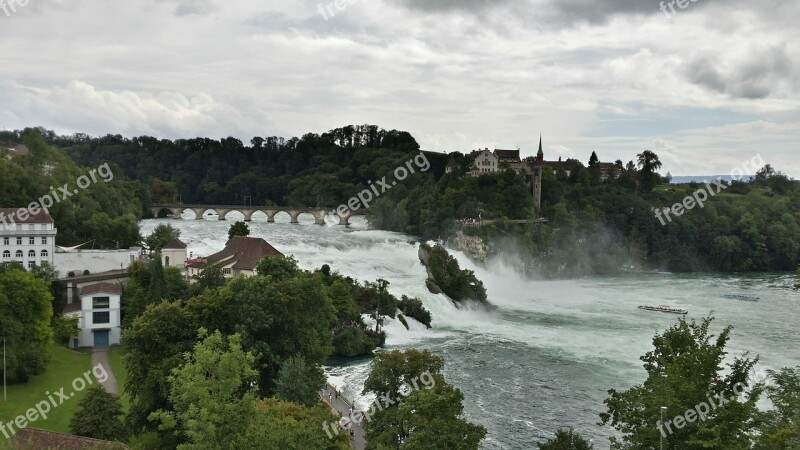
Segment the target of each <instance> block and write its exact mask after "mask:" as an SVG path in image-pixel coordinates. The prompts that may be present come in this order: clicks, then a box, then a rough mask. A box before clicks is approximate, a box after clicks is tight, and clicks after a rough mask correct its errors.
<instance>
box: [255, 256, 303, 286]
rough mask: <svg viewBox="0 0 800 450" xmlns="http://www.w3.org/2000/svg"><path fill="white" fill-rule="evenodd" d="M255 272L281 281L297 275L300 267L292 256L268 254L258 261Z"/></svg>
mask: <svg viewBox="0 0 800 450" xmlns="http://www.w3.org/2000/svg"><path fill="white" fill-rule="evenodd" d="M256 273H258V274H259V275H265V276H269V277H271V278H272V280H273V281H282V280H287V279H289V278H293V277H295V276H297V274H298V273H300V268H299V267H297V260H296V259H294V257H293V256H285V255H270V256H267V257H265V258H263V259H262V260H261V261H259V263H258V265H257V266H256Z"/></svg>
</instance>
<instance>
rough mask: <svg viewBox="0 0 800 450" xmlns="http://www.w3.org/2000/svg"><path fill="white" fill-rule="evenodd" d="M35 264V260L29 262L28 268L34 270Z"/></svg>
mask: <svg viewBox="0 0 800 450" xmlns="http://www.w3.org/2000/svg"><path fill="white" fill-rule="evenodd" d="M34 266H36V263H35V262H33V261H30V262H28V270H33V268H34Z"/></svg>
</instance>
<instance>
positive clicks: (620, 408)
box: [600, 317, 763, 450]
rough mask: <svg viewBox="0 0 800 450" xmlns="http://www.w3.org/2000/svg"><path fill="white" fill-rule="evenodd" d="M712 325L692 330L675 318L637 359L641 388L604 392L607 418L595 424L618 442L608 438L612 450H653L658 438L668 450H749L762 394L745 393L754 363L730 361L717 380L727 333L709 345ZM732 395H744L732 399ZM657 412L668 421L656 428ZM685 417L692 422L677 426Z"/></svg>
mask: <svg viewBox="0 0 800 450" xmlns="http://www.w3.org/2000/svg"><path fill="white" fill-rule="evenodd" d="M713 320H714V319H713V317H707V318H704V319H703V320H702V322H700V323H697V322H695V321H694V320H692V322H687V321H686V320H685V319H683V318H682V319H680V320H679V322H678V323H677V324H676V325H673V326H672V327H670V328H669V329H668V330H667V331H665V332H664V333H663V334H661V335H656V336H655V337H654V338H653V346H654V349H653V350H652V351H650V352H648V353H647V354H645V355H644V356H642V357H641V358H640V359H641V360H642V362H644V368H645V370H646V371H647V374H648V376H647V379H646V380H645V382H644V383H643V384H641V385H637V386H634V387H632V388H631V389H629V390H627V391H623V392H618V391H617V390H615V389H611V390H609V391H608V393H609V394H610V397H609V398H607V399H606V400H605V401H604V403H605V404H606V405H607V407H608V412H607V413H602V414H600V418H601V421H602V423H603V424H607V423H610V424H611V425H612V426H614V428H616V429H617V430H618V431H619V432H620V433H621V434H622V440H621V441H619V440H618V439H617V438H611V448H612V449H640V448H658V447H659V442H660V438H661V437H662V436H663V437H664V440H665V442H666V443H668V445H669V447H668V448H670V449H681V450H684V449H685V450H695V449H697V450H699V449H706V448H718V449H746V448H749V445H750V433H751V432H752V431H753V429H754V428H755V418H756V415H757V409H756V402H757V401H758V399H759V397H760V395H761V391H762V389H763V386H761V385H759V384H756V385H755V386H753V387H752V388H751V390H750V392H745V391H746V388H748V387H749V386H750V385H749V376H748V374H749V373H750V370H751V369H752V367H753V366H754V365H755V364H756V362H757V361H758V358H757V357H756V358H753V359H749V358H747V357H746V355H745V356H743V357H737V358H734V359H733V362H732V363H729V364H728V370H727V372H728V373H727V374H723V373H721V368H722V367H721V366H722V363H723V360H724V359H725V357H726V352H725V345H726V344H727V342H728V340H729V339H730V332H731V330H732V327H726V328H725V329H723V330H722V332H721V333H720V334H719V336H717V337H716V339H715V340H713V339H714V336H713V335H711V334H709V326H710V325H711V323H712V321H713ZM712 340H713V341H712ZM739 394H744V395H743V397H742V398H739V396H738V395H739ZM710 399H711V400H710ZM709 401H713V402H714V404H713V405H709ZM662 406H663V407H666V408H667V414H666V418H668V419H669V420H667V421H666V422H664V423H662V422H661V421H660V416H661V412H660V410H661V407H662ZM690 410H691V411H693V414H694V418H695V420H694V421H691V420H684V416H685V417H686V418H688V417H689V414H688V413H687V411H690ZM700 410H702V411H703V412H704V413H703V417H702V418H699V417H698V414H699V411H700ZM695 412H698V413H695ZM681 423H684V426H682V427H680V426H679V425H681Z"/></svg>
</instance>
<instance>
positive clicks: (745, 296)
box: [723, 294, 758, 302]
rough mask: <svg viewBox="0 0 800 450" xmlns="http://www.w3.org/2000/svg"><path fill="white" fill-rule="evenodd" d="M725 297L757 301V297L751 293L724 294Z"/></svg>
mask: <svg viewBox="0 0 800 450" xmlns="http://www.w3.org/2000/svg"><path fill="white" fill-rule="evenodd" d="M723 297H725V298H732V299H736V300H744V301H746V302H757V301H758V297H756V296H755V295H752V294H725V295H723Z"/></svg>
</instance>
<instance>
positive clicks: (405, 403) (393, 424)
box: [364, 349, 486, 450]
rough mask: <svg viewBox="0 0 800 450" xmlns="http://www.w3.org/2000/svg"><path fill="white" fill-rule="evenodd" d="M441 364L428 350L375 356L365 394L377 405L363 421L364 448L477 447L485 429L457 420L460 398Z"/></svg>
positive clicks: (461, 409) (459, 410)
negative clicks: (370, 394)
mask: <svg viewBox="0 0 800 450" xmlns="http://www.w3.org/2000/svg"><path fill="white" fill-rule="evenodd" d="M443 366H444V360H443V359H442V358H441V357H439V356H435V355H433V354H431V353H430V352H429V351H427V350H425V351H418V350H413V349H412V350H407V351H405V352H401V351H398V350H395V351H391V352H381V353H378V354H377V355H376V356H375V359H374V360H373V361H372V370H371V371H370V374H369V376H368V377H367V380H366V382H365V383H364V393H367V392H373V393H375V394H376V395H377V396H378V400H377V401H378V402H381V405H380V407H377V408H375V409H377V411H376V412H375V414H374V415H373V417H372V420H371V421H369V422H368V423H367V427H366V431H367V442H368V448H370V449H378V448H401V449H409V450H410V449H431V450H433V449H438V448H459V449H477V448H478V444H479V443H480V441H481V440H482V439H483V437H484V436H485V435H486V429H485V428H484V427H482V426H479V425H474V424H471V423H469V422H467V421H466V420H464V419H462V418H461V415H462V413H463V405H462V402H463V400H464V395H463V394H462V393H461V391H460V390H458V389H456V388H454V387H452V386H450V385H448V384H447V383H446V382H445V380H444V377H443V376H442V374H441V370H442V367H443ZM382 446H383V447H382Z"/></svg>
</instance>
